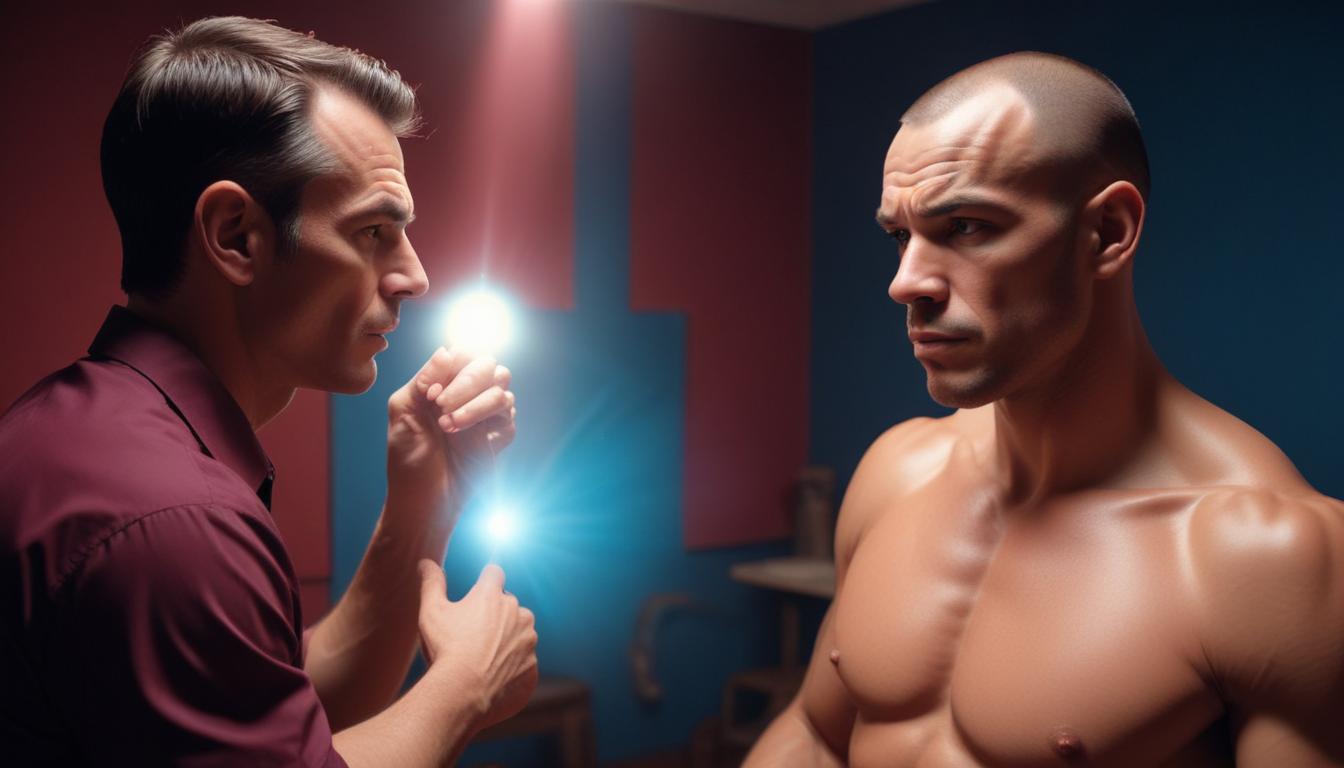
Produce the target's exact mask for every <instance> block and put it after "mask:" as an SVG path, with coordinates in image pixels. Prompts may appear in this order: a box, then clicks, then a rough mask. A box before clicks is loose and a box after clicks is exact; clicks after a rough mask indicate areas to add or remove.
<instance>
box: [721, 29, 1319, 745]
mask: <svg viewBox="0 0 1344 768" xmlns="http://www.w3.org/2000/svg"><path fill="white" fill-rule="evenodd" d="M1148 184H1149V179H1148V168H1147V159H1146V153H1145V151H1144V148H1143V140H1142V137H1141V135H1140V133H1139V128H1138V123H1137V121H1136V120H1135V118H1134V113H1133V110H1132V109H1131V108H1130V105H1129V103H1128V101H1127V100H1126V99H1125V97H1124V95H1123V94H1122V93H1121V92H1120V90H1119V89H1118V88H1116V86H1115V85H1114V84H1113V83H1111V82H1110V81H1109V80H1108V79H1107V78H1106V77H1104V76H1103V75H1101V74H1100V73H1098V72H1096V71H1094V70H1092V69H1090V68H1088V67H1086V66H1084V65H1081V64H1079V63H1077V62H1074V61H1072V60H1069V59H1065V58H1062V57H1057V56H1052V55H1046V54H1038V53H1019V54H1013V55H1009V56H1004V57H1000V58H997V59H993V60H990V61H987V62H984V63H981V64H979V65H976V66H974V67H971V68H970V69H967V70H965V71H963V72H960V73H958V74H956V75H954V76H952V77H951V78H949V79H948V80H946V81H944V82H943V83H941V84H939V85H938V86H936V87H935V88H934V89H933V90H931V91H929V92H928V93H927V94H925V95H924V96H923V97H922V98H920V99H919V100H918V101H917V102H916V103H915V104H914V106H912V107H911V108H910V110H909V111H908V112H907V113H906V114H905V115H904V117H903V118H902V120H901V128H900V131H899V133H897V135H896V137H895V139H894V140H893V141H892V143H891V148H890V150H889V151H888V153H887V158H886V164H885V166H884V168H883V176H882V200H881V205H880V207H879V208H878V212H877V220H878V223H879V224H880V225H881V226H882V227H883V228H884V229H885V230H886V231H887V232H888V233H889V234H890V235H891V237H892V239H893V240H894V241H895V243H896V248H897V249H898V251H899V254H900V267H899V269H898V270H897V272H896V276H895V278H894V280H893V281H892V283H891V287H890V290H889V293H890V295H891V298H892V299H893V300H895V301H897V302H900V303H901V304H904V305H906V307H907V312H908V314H907V318H908V319H907V324H908V333H909V337H910V341H911V342H912V344H913V346H914V354H915V356H916V357H917V358H918V359H919V361H920V362H921V363H922V364H923V366H924V370H925V372H926V374H927V377H928V389H929V393H930V394H931V395H932V396H933V398H934V399H935V400H937V401H938V402H940V403H943V404H945V405H949V406H953V407H956V408H959V409H960V410H958V411H956V412H955V413H954V414H952V415H951V416H948V417H946V418H942V419H914V420H912V421H908V422H905V423H903V424H900V425H897V426H896V427H894V428H892V429H891V430H889V431H888V432H886V433H885V434H884V435H882V436H881V437H880V438H878V440H877V442H876V443H874V444H873V446H872V447H871V448H870V449H869V451H868V453H867V454H866V455H865V457H864V459H863V460H862V462H860V464H859V467H858V469H857V470H856V471H855V474H854V477H853V480H852V481H851V483H850V486H849V490H848V492H847V494H846V496H845V500H844V504H843V506H842V509H841V512H840V519H839V523H838V527H837V533H836V545H835V555H836V576H837V589H836V598H835V602H834V604H833V605H832V606H831V608H830V610H829V612H828V613H827V616H826V618H825V620H824V621H823V623H822V625H821V629H820V632H819V634H818V636H817V641H816V648H815V650H814V653H813V657H812V661H811V663H810V666H809V667H808V670H807V675H806V678H805V681H804V683H803V687H802V690H801V691H800V692H799V694H798V696H797V697H796V698H795V700H794V701H793V702H792V704H790V706H789V707H788V708H787V709H786V710H785V711H784V712H783V713H782V714H781V715H780V716H779V717H778V718H777V719H776V720H775V722H774V723H773V724H772V725H771V726H770V728H769V729H768V730H767V731H766V732H765V734H764V735H763V736H762V738H761V740H760V742H759V743H758V744H757V745H756V747H755V749H754V750H753V751H752V753H751V755H750V756H749V757H748V759H747V765H749V766H830V765H836V764H844V763H848V764H852V765H854V766H883V768H892V767H894V766H919V767H920V768H939V767H941V766H1017V767H1025V766H1052V765H1095V766H1119V767H1124V768H1133V767H1135V766H1180V767H1181V768H1192V767H1196V766H1226V765H1233V764H1235V765H1239V766H1247V767H1248V768H1284V767H1287V766H1293V767H1297V766H1326V765H1333V766H1340V765H1344V504H1341V503H1340V502H1338V501H1336V500H1334V499H1330V498H1326V497H1324V496H1322V495H1320V494H1318V493H1317V492H1316V491H1315V490H1314V489H1312V488H1311V487H1310V486H1309V485H1308V484H1307V483H1306V481H1305V480H1303V478H1302V477H1301V475H1299V474H1298V472H1297V471H1296V470H1295V469H1294V467H1293V465H1292V464H1291V463H1290V462H1289V460H1288V459H1287V458H1286V457H1285V456H1284V455H1283V454H1282V453H1281V452H1280V451H1279V450H1278V449H1277V448H1276V447H1275V446H1274V445H1273V444H1272V443H1270V442H1269V440H1267V439H1266V438H1265V437H1264V436H1262V435H1260V434H1259V433H1257V432H1256V431H1255V430H1254V429H1252V428H1251V427H1249V426H1247V425H1246V424H1244V423H1242V422H1241V421H1239V420H1237V419H1236V418H1235V417H1233V416H1231V415H1230V414H1228V413H1226V412H1224V411H1222V410H1219V409H1218V408H1217V407H1215V406H1213V405H1212V404H1210V403H1208V402H1207V401H1205V400H1203V399H1201V398H1200V397H1199V396H1197V395H1195V394H1194V393H1192V392H1191V391H1190V390H1188V389H1186V388H1185V387H1183V386H1181V384H1180V383H1179V382H1177V381H1176V380H1175V379H1173V378H1172V377H1171V376H1170V375H1169V374H1168V373H1167V372H1166V371H1165V370H1164V369H1163V367H1162V365H1161V363H1160V362H1159V361H1158V360H1157V357H1156V356H1155V354H1154V353H1153V350H1152V348H1151V347H1150V346H1149V344H1148V341H1147V339H1146V337H1145V335H1144V331H1143V328H1142V326H1141V324H1140V322H1139V317H1138V313H1137V310H1136V308H1135V304H1134V296H1133V287H1132V280H1131V277H1132V272H1133V260H1134V253H1135V250H1136V249H1137V246H1138V243H1139V236H1140V233H1141V232H1142V229H1143V220H1144V211H1145V206H1146V199H1147V195H1148Z"/></svg>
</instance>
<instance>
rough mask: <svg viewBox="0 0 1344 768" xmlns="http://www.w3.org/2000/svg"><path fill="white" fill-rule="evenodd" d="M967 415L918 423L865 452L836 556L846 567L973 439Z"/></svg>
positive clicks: (900, 427) (843, 514)
mask: <svg viewBox="0 0 1344 768" xmlns="http://www.w3.org/2000/svg"><path fill="white" fill-rule="evenodd" d="M970 420H971V419H968V418H967V417H966V416H965V415H964V412H958V413H956V414H953V415H951V416H947V417H944V418H938V419H934V418H927V417H921V418H915V419H910V420H908V421H903V422H901V423H900V424H897V425H896V426H894V427H891V428H890V429H888V430H887V431H885V432H883V433H882V434H881V435H880V436H878V438H877V439H876V440H874V441H873V444H872V445H871V446H869V448H868V450H867V451H866V452H865V453H864V455H863V459H862V460H860V461H859V466H858V468H856V469H855V470H854V476H853V477H852V478H851V479H850V481H849V487H848V489H847V490H846V491H845V499H844V502H843V503H842V504H841V506H840V515H839V520H838V521H837V523H836V537H835V548H836V551H835V556H836V562H837V563H838V564H840V565H841V566H842V567H843V565H844V564H845V563H847V562H848V561H849V557H850V556H851V555H852V554H853V553H854V550H855V549H856V548H857V547H858V543H859V541H860V540H861V539H862V538H863V535H864V533H865V532H866V531H867V530H868V529H869V528H870V527H871V526H872V525H873V524H874V523H875V522H876V521H877V520H878V519H879V518H880V517H881V516H882V515H883V514H884V513H885V512H887V511H889V510H891V509H892V508H893V506H894V505H896V503H897V502H898V501H899V500H900V499H901V498H902V497H903V496H905V495H907V494H909V493H910V492H911V490H912V489H914V488H917V487H918V486H920V485H921V484H923V483H924V482H926V481H927V480H928V479H929V478H931V477H933V476H935V475H937V474H938V473H939V472H941V471H942V470H943V468H944V467H946V466H947V463H948V459H949V457H950V456H951V454H952V452H953V450H955V448H956V446H957V444H958V443H959V442H961V441H964V440H965V438H966V437H967V422H968V421H970Z"/></svg>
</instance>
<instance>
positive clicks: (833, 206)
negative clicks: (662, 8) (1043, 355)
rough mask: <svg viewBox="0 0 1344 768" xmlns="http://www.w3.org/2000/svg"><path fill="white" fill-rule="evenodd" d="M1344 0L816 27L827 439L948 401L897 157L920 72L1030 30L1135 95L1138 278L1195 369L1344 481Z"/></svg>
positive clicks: (821, 379) (1029, 41) (838, 461)
mask: <svg viewBox="0 0 1344 768" xmlns="http://www.w3.org/2000/svg"><path fill="white" fill-rule="evenodd" d="M1341 33H1344V6H1342V5H1340V4H1337V3H1324V2H1321V3H1299V2H1277V3H1269V2H1256V3H1249V2H1219V3H1164V2H1151V1H1148V2H1129V3H1101V2H1076V1H1063V0H1049V1H1040V0H1032V1H1031V2H1026V1H1024V0H944V1H941V2H934V3H930V4H927V5H920V6H916V7H913V8H910V9H906V10H902V11H897V12H894V13H890V14H887V15H884V16H880V17H876V18H873V19H868V20H862V21H858V22H855V23H852V24H849V25H845V26H842V27H838V28H833V29H830V30H825V31H823V32H821V33H819V34H818V35H817V36H816V38H815V41H814V47H813V56H814V59H813V61H814V66H815V71H814V88H815V94H816V96H815V103H814V110H815V111H814V115H813V119H814V132H813V141H814V152H815V154H814V157H813V160H814V165H813V173H814V177H813V179H814V181H813V183H814V184H815V186H814V188H813V196H812V199H813V201H814V202H813V258H814V269H813V275H814V278H813V346H812V348H813V350H814V352H813V365H812V372H813V378H812V393H813V394H812V423H813V428H812V445H811V457H812V460H813V461H814V462H817V463H829V464H833V465H835V466H836V467H838V468H839V470H840V473H841V477H842V478H847V477H848V476H849V474H850V473H851V472H852V471H853V468H854V466H855V464H856V463H857V461H858V459H859V457H860V455H861V454H862V452H863V450H864V448H866V446H867V445H869V444H870V443H871V442H872V440H873V438H874V437H876V436H877V435H878V434H879V433H880V432H882V430H883V429H885V428H886V427H888V426H890V425H892V424H895V423H897V422H898V421H901V420H904V419H907V418H910V417H912V416H915V415H921V414H929V415H932V414H939V413H943V412H945V410H944V409H942V408H941V407H939V406H938V405H936V404H935V403H933V402H932V401H931V400H930V399H929V397H928V394H927V392H926V391H925V389H924V376H923V372H922V370H921V368H920V366H919V365H918V363H917V362H915V361H914V360H913V358H912V357H911V354H910V349H909V345H908V343H907V342H906V341H905V339H904V326H903V323H904V317H905V315H904V308H903V307H900V306H898V305H895V304H893V303H892V302H891V300H890V299H888V298H887V296H886V288H887V284H888V283H889V282H890V280H891V277H892V275H893V274H894V272H895V269H896V266H897V262H896V259H895V255H894V251H893V250H892V248H891V245H890V241H889V240H887V239H886V238H884V237H883V236H882V235H881V234H880V233H879V231H878V229H877V227H876V226H875V225H874V224H873V211H874V210H875V209H876V207H877V203H878V196H879V192H880V179H881V166H882V159H883V156H884V154H885V152H886V148H887V144H888V143H889V142H890V141H891V136H892V134H893V133H894V132H895V130H896V128H897V126H898V121H899V118H900V115H901V113H902V112H903V111H904V110H905V108H906V107H907V106H908V105H909V104H910V103H911V102H912V101H913V100H914V99H915V98H916V97H918V96H919V95H920V94H921V93H922V92H923V91H924V90H926V89H927V88H928V87H930V86H932V85H933V84H934V83H936V82H938V81H939V80H941V79H942V78H944V77H946V76H947V75H950V74H952V73H953V72H955V71H957V70H959V69H962V68H964V67H966V66H969V65H970V64H973V63H975V62H977V61H981V60H983V59H986V58H989V57H991V56H996V55H999V54H1002V53H1008V52H1011V51H1016V50H1024V49H1031V50H1042V51H1049V52H1054V53H1060V54H1063V55H1066V56H1071V57H1073V58H1076V59H1078V60H1081V61H1083V62H1085V63H1087V64H1090V65H1092V66H1094V67H1096V68H1098V69H1100V70H1101V71H1102V72H1105V73H1106V74H1107V75H1109V76H1110V77H1111V78H1112V79H1113V80H1115V81H1116V83H1118V84H1119V85H1120V87H1121V88H1122V89H1123V90H1124V91H1125V93H1126V94H1127V95H1128V96H1129V98H1130V101H1131V102H1132V103H1133V105H1134V108H1135V110H1136V111H1137V113H1138V116H1139V121H1140V123H1141V124H1142V125H1143V129H1144V136H1145V139H1146V141H1147V143H1148V149H1149V155H1150V158H1151V161H1152V166H1153V178H1154V186H1153V195H1152V200H1151V207H1150V209H1149V217H1148V222H1147V225H1146V231H1145V232H1144V236H1143V240H1142V243H1141V245H1140V249H1139V254H1138V257H1137V259H1138V260H1137V266H1136V273H1135V281H1136V292H1137V294H1138V301H1139V307H1140V312H1141V314H1142V317H1143V318H1144V322H1145V326H1146V328H1147V330H1148V333H1149V336H1150V338H1151V340H1152V342H1153V345H1154V347H1155V348H1156V349H1157V352H1158V354H1159V355H1160V356H1161V358H1162V360H1163V361H1164V362H1165V363H1166V365H1167V367H1168V369H1169V370H1170V371H1171V372H1172V373H1173V374H1174V375H1175V376H1176V377H1177V378H1179V379H1180V380H1182V381H1183V382H1185V384H1186V385H1188V386H1189V387H1191V388H1192V389H1194V390H1195V391H1196V392H1198V393H1200V394H1201V395H1203V396H1204V397H1206V398H1208V399H1209V400H1211V401H1212V402H1214V403H1215V404H1217V405H1219V406H1221V407H1223V408H1225V409H1227V410H1229V411H1231V412H1232V413H1234V414H1236V415H1237V416H1239V417H1240V418H1242V419H1243V420H1245V421H1247V422H1248V423H1250V424H1251V425H1252V426H1254V427H1256V428H1257V429H1259V430H1261V431H1262V432H1264V433H1265V434H1266V435H1267V436H1268V437H1269V438H1270V439H1271V440H1273V441H1274V442H1276V443H1277V444H1278V445H1279V446H1280V447H1281V448H1282V449H1283V450H1284V451H1285V452H1286V453H1287V454H1288V456H1289V457H1290V458H1292V459H1293V461H1294V462H1296V463H1297V466H1298V467H1299V468H1300V469H1301V470H1302V472H1303V474H1305V475H1306V477H1307V479H1308V480H1309V481H1311V482H1312V483H1313V484H1314V485H1315V486H1316V487H1317V488H1319V489H1320V490H1321V491H1323V492H1325V493H1327V494H1329V495H1332V496H1336V497H1340V496H1344V458H1342V457H1344V452H1341V450H1340V448H1339V438H1338V435H1339V434H1340V433H1341V432H1344V405H1342V404H1341V394H1342V388H1341V387H1340V383H1339V382H1340V380H1341V377H1344V360H1342V359H1341V357H1342V355H1341V348H1342V347H1344V344H1341V338H1342V337H1344V332H1342V331H1341V329H1344V308H1342V307H1341V303H1340V301H1339V297H1340V290H1341V283H1342V282H1344V246H1342V245H1341V243H1342V242H1344V240H1341V236H1340V229H1339V227H1340V222H1341V215H1340V213H1339V210H1340V208H1341V205H1344V193H1342V192H1341V191H1340V189H1341V188H1340V186H1339V179H1340V178H1341V177H1344V150H1342V149H1341V146H1342V145H1341V142H1340V123H1341V119H1344V107H1341V96H1342V95H1344V45H1341Z"/></svg>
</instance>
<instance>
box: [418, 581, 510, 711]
mask: <svg viewBox="0 0 1344 768" xmlns="http://www.w3.org/2000/svg"><path fill="white" fill-rule="evenodd" d="M419 567H420V642H421V647H422V648H423V650H424V654H425V661H427V662H428V663H429V666H430V671H429V673H427V674H444V675H446V676H448V677H449V678H451V679H453V680H454V681H455V682H456V685H457V690H460V691H461V692H463V694H466V693H467V692H474V693H476V695H477V698H478V701H479V702H480V712H481V720H480V722H479V724H478V728H486V727H488V726H490V725H493V724H495V723H497V722H500V721H501V720H505V719H507V718H509V717H512V716H513V715H515V714H517V713H518V711H519V710H521V709H522V708H523V706H524V705H525V704H527V697H528V696H530V695H532V690H533V689H534V688H536V686H537V653H536V651H537V632H536V630H535V629H534V628H533V617H532V612H531V611H529V610H528V609H526V608H523V607H521V606H519V605H518V598H516V597H514V596H513V595H511V594H509V593H507V592H505V591H504V571H502V570H501V569H500V568H499V566H497V565H493V564H491V565H487V566H486V567H485V570H483V571H481V576H480V578H479V579H477V580H476V585H475V586H473V587H472V588H471V591H470V592H468V593H467V594H466V596H464V597H463V598H462V599H461V600H459V601H458V602H456V603H453V602H449V600H448V598H447V596H446V595H445V594H444V590H445V583H444V577H443V569H442V568H440V567H439V565H438V564H437V563H434V562H433V561H431V560H421V561H420V566H419Z"/></svg>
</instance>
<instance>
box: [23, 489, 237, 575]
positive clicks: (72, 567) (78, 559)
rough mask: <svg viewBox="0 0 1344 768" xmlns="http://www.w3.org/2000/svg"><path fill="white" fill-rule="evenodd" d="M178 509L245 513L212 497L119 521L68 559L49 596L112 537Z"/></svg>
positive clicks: (161, 508)
mask: <svg viewBox="0 0 1344 768" xmlns="http://www.w3.org/2000/svg"><path fill="white" fill-rule="evenodd" d="M177 511H215V512H218V511H228V512H232V513H234V514H238V515H242V514H244V513H243V511H242V510H239V509H235V508H233V507H231V506H228V505H221V504H217V503H215V502H214V500H213V497H212V500H211V501H210V502H208V503H205V504H199V503H197V504H173V505H171V506H167V507H160V508H158V509H155V510H152V511H150V512H146V513H145V514H143V515H140V516H139V517H136V518H133V519H131V520H126V521H119V522H118V523H116V524H115V525H114V526H113V527H110V528H108V529H107V530H106V531H104V532H103V533H102V534H100V535H99V536H97V537H95V538H93V539H91V540H90V541H89V542H88V543H86V544H85V545H84V546H82V547H80V548H79V550H78V551H77V552H75V553H74V554H72V555H70V556H69V557H68V558H67V559H66V562H65V565H64V566H63V567H62V568H61V574H60V578H59V579H57V581H56V583H55V584H53V585H52V587H51V591H50V592H49V593H48V597H49V598H51V599H54V598H55V596H56V595H58V594H60V593H61V592H62V591H63V590H64V589H65V587H66V585H67V584H68V583H69V581H70V578H71V577H72V576H74V574H75V573H76V572H78V571H79V570H80V569H81V568H83V567H84V565H85V564H86V563H87V562H88V560H89V558H90V557H91V556H92V555H93V553H94V552H96V551H97V550H98V549H99V548H101V547H102V546H103V545H104V544H107V543H108V542H110V541H112V539H114V538H116V537H117V536H120V535H121V534H123V533H125V532H126V531H129V530H130V529H132V528H134V527H136V526H139V525H141V524H143V523H145V522H146V521H148V520H150V519H151V518H155V517H158V516H160V515H163V514H165V513H168V512H177Z"/></svg>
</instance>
